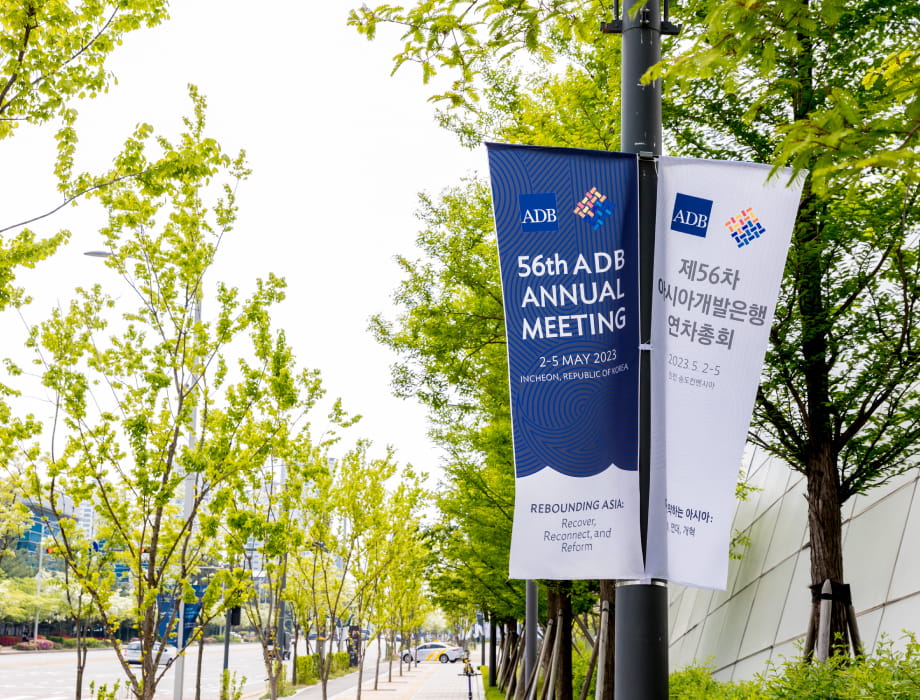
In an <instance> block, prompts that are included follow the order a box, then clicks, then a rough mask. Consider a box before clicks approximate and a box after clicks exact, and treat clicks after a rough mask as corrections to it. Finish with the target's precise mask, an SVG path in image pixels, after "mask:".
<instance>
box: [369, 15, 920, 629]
mask: <svg viewBox="0 0 920 700" xmlns="http://www.w3.org/2000/svg"><path fill="white" fill-rule="evenodd" d="M627 9H629V8H627ZM607 14H608V9H607V8H606V7H604V6H601V5H600V4H594V3H589V4H587V5H585V4H584V3H575V2H570V1H567V0H554V1H552V2H547V3H535V2H522V3H515V4H514V5H508V4H507V3H503V2H501V1H500V0H467V1H447V0H445V1H443V2H425V3H417V4H413V5H410V6H407V7H401V6H392V5H382V6H378V7H375V8H368V7H364V8H362V9H361V10H356V11H354V12H353V13H352V15H351V21H352V23H353V24H354V25H355V26H356V27H357V28H358V30H359V31H361V32H363V33H365V34H366V35H367V36H368V37H369V38H373V37H374V36H376V35H377V33H378V32H380V31H381V30H382V28H383V27H384V25H395V26H398V27H400V28H401V31H402V39H403V41H404V45H403V48H402V49H401V51H400V52H399V53H398V54H397V56H396V58H395V61H394V65H395V67H396V68H399V67H400V66H402V65H404V64H409V63H418V64H419V65H421V67H422V75H423V78H425V79H429V78H430V77H431V76H432V75H434V74H435V73H436V72H438V71H444V72H448V73H450V74H451V75H452V76H453V77H454V78H455V80H454V82H453V83H452V87H451V89H449V90H447V91H444V92H442V93H440V94H436V95H434V97H435V98H436V99H437V98H440V99H442V100H445V102H444V104H446V105H447V107H446V109H445V111H444V112H443V113H442V119H443V120H444V121H445V123H446V124H447V125H448V126H450V127H452V128H454V129H455V130H456V131H458V133H459V134H460V135H461V136H462V137H464V138H465V139H466V141H467V142H468V143H471V144H472V143H474V142H476V141H477V139H481V138H492V139H497V140H505V139H509V140H520V141H524V142H527V143H543V144H553V145H572V144H571V143H570V142H568V141H567V139H565V138H562V137H560V134H563V133H565V134H579V133H583V131H580V130H579V126H580V123H579V122H578V121H577V120H576V123H575V124H572V123H571V121H570V120H571V118H572V116H573V115H572V112H571V110H570V109H568V105H569V104H570V102H569V97H570V96H571V95H573V94H579V93H580V92H582V91H583V87H581V84H582V83H583V82H593V83H595V84H596V85H598V86H600V87H602V88H606V89H608V90H609V82H610V81H609V80H607V78H606V75H607V74H606V73H605V72H604V71H591V70H588V69H586V68H587V66H588V65H589V64H588V63H587V62H586V61H584V60H582V61H579V60H577V57H579V56H596V57H600V56H602V55H604V54H605V53H607V52H608V49H607V48H606V47H605V46H603V44H605V43H607V42H617V41H618V40H617V39H616V38H613V37H607V36H602V35H600V34H599V32H598V30H597V25H598V23H599V21H600V20H602V19H605V18H606V16H607ZM675 15H679V16H675ZM675 15H672V19H674V20H675V21H678V22H680V23H681V24H682V25H683V31H682V34H681V36H680V38H679V39H675V40H670V41H665V42H664V47H663V60H662V62H661V64H660V65H659V66H656V67H654V68H653V69H652V70H651V71H650V73H649V75H648V76H647V78H648V79H656V78H662V77H663V78H664V79H665V82H664V85H665V95H664V107H663V115H664V130H665V143H666V146H667V148H668V149H669V150H670V151H671V153H673V154H675V155H691V156H697V157H706V158H719V159H735V160H751V161H755V162H762V163H771V164H774V165H776V166H781V165H791V166H792V167H793V169H794V170H796V171H800V170H807V171H808V172H809V178H808V180H807V183H806V187H805V190H804V194H803V197H802V201H801V205H800V209H799V213H798V220H797V225H796V229H795V232H794V235H793V245H792V250H791V253H790V256H789V260H788V264H787V268H786V274H785V278H784V283H783V288H782V294H781V298H780V300H779V304H778V307H777V312H776V319H775V323H774V325H773V328H772V333H771V348H770V350H769V352H768V355H767V362H766V366H765V370H764V381H763V384H762V386H761V390H760V392H759V394H758V401H757V407H756V410H755V416H754V421H753V424H752V429H751V433H750V437H751V440H752V441H753V442H754V443H756V444H758V445H760V446H762V447H763V448H765V449H766V450H768V451H769V452H770V453H771V454H774V455H776V456H778V457H781V458H782V459H784V460H786V461H787V462H788V463H789V464H790V465H791V466H792V467H793V468H794V469H797V470H799V471H801V472H802V473H803V474H804V475H805V476H806V477H807V484H808V501H809V530H810V533H811V545H812V547H811V552H812V572H811V575H812V580H813V582H820V581H823V580H824V579H826V578H830V579H832V580H835V581H843V580H844V572H843V558H842V544H841V532H842V528H841V519H840V518H841V515H840V506H841V505H842V503H843V502H845V501H846V499H847V498H849V497H850V496H852V495H853V494H855V493H860V492H863V491H865V490H867V489H870V488H872V487H873V486H875V485H878V484H881V483H884V482H885V481H886V480H888V479H890V478H892V477H893V476H894V475H896V474H898V473H900V472H901V471H903V470H905V469H909V468H911V467H912V466H913V464H914V462H915V457H916V454H917V449H918V446H920V421H918V419H920V401H918V399H920V396H918V394H917V383H916V371H915V367H916V363H917V359H918V358H917V354H916V347H917V342H918V340H920V338H918V337H917V333H918V331H917V323H916V307H917V303H918V300H920V299H918V293H920V285H918V277H917V275H918V272H920V269H918V259H917V234H918V222H920V207H918V200H917V196H918V192H920V189H918V188H920V177H918V175H917V169H916V167H915V165H916V159H917V153H918V146H920V98H918V94H920V93H918V92H917V89H916V84H917V76H918V51H917V46H916V35H917V30H918V29H920V7H918V6H917V5H914V4H896V5H891V4H885V3H878V2H875V0H826V1H823V2H817V3H816V2H808V1H807V0H767V1H765V2H758V3H754V4H751V3H738V2H735V1H734V0H691V2H688V3H682V4H681V6H680V8H679V11H678V12H676V13H675ZM512 58H514V59H515V60H514V62H512V60H511V59H512ZM503 70H504V71H505V72H504V73H503ZM515 70H517V71H519V72H517V73H515ZM509 76H511V77H509ZM552 76H560V77H559V79H560V80H563V79H564V80H565V81H566V82H565V85H566V87H567V88H568V89H563V88H559V89H555V90H547V89H545V86H546V84H547V83H548V82H551V80H552V79H553V78H552ZM521 88H523V92H522V91H521ZM483 96H485V106H483V105H482V98H483ZM501 96H505V97H508V98H509V99H506V100H505V101H504V104H502V99H501ZM522 96H523V97H524V99H522ZM534 99H536V100H537V103H538V104H540V105H541V108H540V109H535V108H534V102H533V100H534ZM614 104H615V99H612V100H611V101H610V111H609V112H607V113H606V116H605V117H603V116H599V115H600V114H604V104H603V102H602V101H596V102H593V103H588V102H582V103H581V105H580V106H581V108H582V109H583V110H584V111H583V115H582V119H587V120H588V121H590V122H591V123H597V124H603V123H607V124H612V123H613V122H614V121H615V119H616V116H615V112H614V111H613V110H615V107H614ZM589 105H594V107H595V108H596V110H597V112H596V113H594V112H592V111H591V110H590V109H589V108H588V107H589ZM541 115H552V116H550V117H546V118H541ZM538 127H539V128H538ZM537 132H539V133H537ZM579 145H592V147H595V148H612V147H614V146H612V145H611V143H610V142H609V141H605V140H601V139H598V140H597V141H596V142H595V143H594V144H586V143H584V142H582V141H580V140H579ZM470 333H471V335H474V330H473V329H472V328H471V330H470ZM409 357H411V355H410V356H409ZM838 629H840V628H838Z"/></svg>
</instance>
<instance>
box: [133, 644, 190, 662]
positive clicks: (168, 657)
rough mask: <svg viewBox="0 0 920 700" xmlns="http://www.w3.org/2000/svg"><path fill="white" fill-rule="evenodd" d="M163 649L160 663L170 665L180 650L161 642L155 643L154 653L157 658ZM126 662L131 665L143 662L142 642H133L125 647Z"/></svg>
mask: <svg viewBox="0 0 920 700" xmlns="http://www.w3.org/2000/svg"><path fill="white" fill-rule="evenodd" d="M161 647H162V649H163V653H162V654H160V663H161V664H168V663H170V662H171V661H172V660H173V659H175V658H176V654H177V653H178V650H177V649H176V647H173V646H169V645H168V644H165V645H164V644H162V643H160V642H154V643H153V649H152V652H151V653H153V655H154V656H156V655H157V654H158V653H159V651H160V648H161ZM125 661H127V662H128V663H129V664H139V663H140V662H141V643H140V642H131V643H130V644H128V646H126V647H125Z"/></svg>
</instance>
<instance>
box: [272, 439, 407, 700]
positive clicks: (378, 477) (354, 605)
mask: <svg viewBox="0 0 920 700" xmlns="http://www.w3.org/2000/svg"><path fill="white" fill-rule="evenodd" d="M370 447H371V446H370V443H368V442H367V441H364V440H361V441H359V442H358V443H357V444H356V445H355V447H353V448H352V449H350V450H349V451H348V452H347V453H346V454H345V455H344V456H343V457H341V458H339V459H332V460H327V462H326V465H327V470H326V471H325V472H323V473H318V474H316V476H315V481H314V484H313V489H312V495H311V497H310V498H308V499H307V500H306V501H305V504H306V511H307V518H308V521H307V523H306V537H305V539H304V542H305V545H306V546H305V547H304V548H302V550H301V551H300V552H299V553H298V554H297V555H296V556H294V557H293V558H292V559H291V562H290V566H291V568H290V574H291V575H290V578H289V586H291V587H292V588H294V591H293V592H292V594H291V596H292V598H294V599H296V601H297V602H296V605H297V607H298V610H299V614H300V616H301V619H307V618H309V620H310V621H311V622H312V625H313V627H314V628H315V630H316V634H317V643H318V644H320V645H321V647H320V655H319V667H318V670H319V677H320V682H321V684H322V688H323V697H324V698H325V697H326V692H327V687H328V681H329V674H330V672H331V670H332V668H331V656H330V655H329V653H328V652H327V651H326V648H325V645H326V644H327V643H328V642H329V641H330V640H332V639H333V637H334V636H337V627H338V625H337V621H340V622H342V623H343V625H344V624H345V623H346V622H347V620H351V622H352V624H357V623H358V622H360V621H362V620H363V618H364V616H365V615H366V614H367V610H368V608H370V607H371V606H372V605H373V604H374V594H373V592H374V589H375V586H376V585H377V584H378V582H379V580H380V578H381V576H382V575H383V572H384V571H385V570H386V569H387V568H388V567H389V566H392V565H394V563H395V561H396V557H397V554H398V553H397V551H396V550H395V549H394V548H392V547H390V546H389V545H387V544H386V543H387V540H388V539H389V538H390V537H391V535H392V533H393V532H394V529H395V528H396V527H398V526H399V524H398V523H396V522H395V521H394V518H393V517H392V516H393V515H394V513H397V512H398V513H399V514H403V515H404V514H405V510H404V509H400V510H398V511H397V510H396V509H394V508H393V507H391V499H392V497H391V496H390V494H389V493H388V491H387V482H388V480H390V479H391V478H392V477H393V476H394V475H395V474H396V473H397V465H396V463H395V461H394V457H393V452H392V450H387V452H386V453H385V454H384V456H383V457H372V456H371V455H370V452H369V450H370ZM403 476H406V477H407V481H406V486H413V487H414V483H413V482H414V480H415V477H414V476H413V474H412V472H411V471H409V472H404V473H403ZM396 493H397V494H398V493H402V492H401V491H397V492H396ZM416 502H417V501H416ZM321 637H322V638H323V639H324V640H325V641H324V642H320V638H321ZM339 641H340V642H341V640H339Z"/></svg>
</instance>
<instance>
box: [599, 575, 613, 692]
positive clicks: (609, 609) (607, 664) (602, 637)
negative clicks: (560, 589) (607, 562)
mask: <svg viewBox="0 0 920 700" xmlns="http://www.w3.org/2000/svg"><path fill="white" fill-rule="evenodd" d="M616 591H617V588H616V581H611V580H606V581H601V594H600V600H601V627H600V630H599V631H598V633H597V645H598V647H600V650H599V651H600V652H601V655H600V656H598V660H597V678H598V682H597V686H596V688H595V696H596V697H597V698H603V699H604V700H609V698H612V697H613V659H614V651H615V649H616V647H615V644H614V634H613V631H614V624H613V616H614V614H615V609H616Z"/></svg>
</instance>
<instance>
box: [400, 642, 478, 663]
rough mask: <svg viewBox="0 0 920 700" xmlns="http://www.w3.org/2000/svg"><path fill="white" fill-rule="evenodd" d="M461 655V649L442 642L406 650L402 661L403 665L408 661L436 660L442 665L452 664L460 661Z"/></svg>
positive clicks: (429, 643)
mask: <svg viewBox="0 0 920 700" xmlns="http://www.w3.org/2000/svg"><path fill="white" fill-rule="evenodd" d="M463 653H464V652H463V648H462V647H455V646H451V645H450V644H445V643H444V642H428V643H427V644H420V645H419V646H417V647H415V649H407V650H406V651H404V652H403V656H402V660H403V661H404V662H405V663H409V662H410V661H415V662H416V663H419V662H421V661H435V660H437V661H440V662H441V663H442V664H446V663H447V662H448V661H450V662H451V663H454V662H455V661H457V660H459V659H462V658H463Z"/></svg>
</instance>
